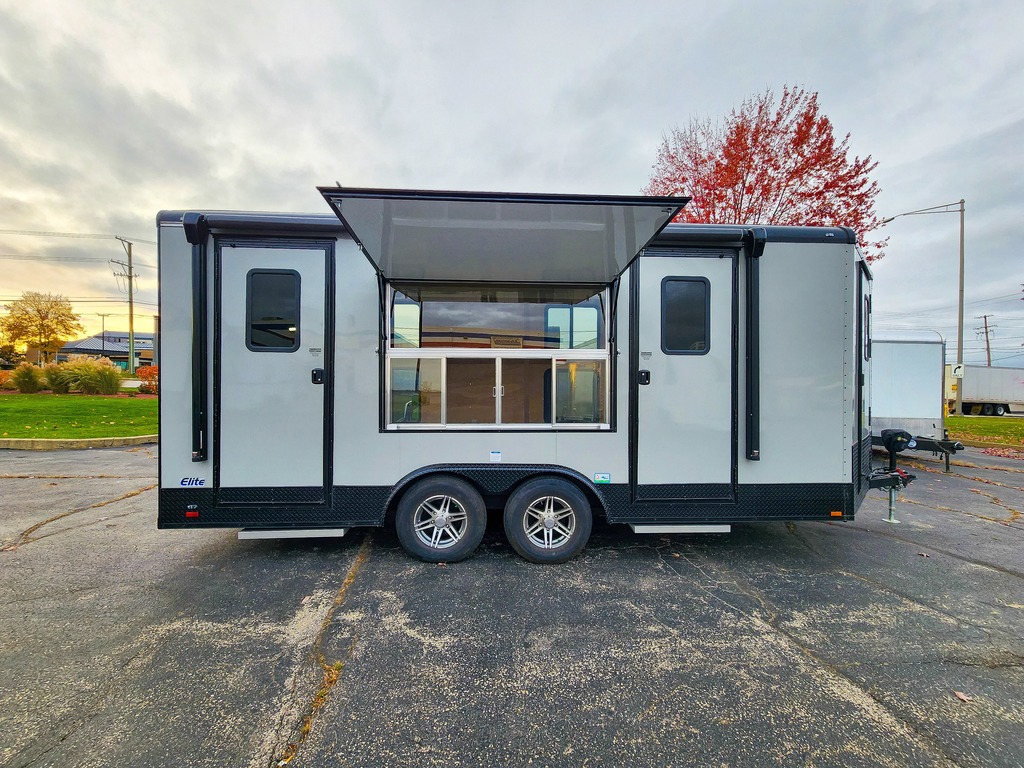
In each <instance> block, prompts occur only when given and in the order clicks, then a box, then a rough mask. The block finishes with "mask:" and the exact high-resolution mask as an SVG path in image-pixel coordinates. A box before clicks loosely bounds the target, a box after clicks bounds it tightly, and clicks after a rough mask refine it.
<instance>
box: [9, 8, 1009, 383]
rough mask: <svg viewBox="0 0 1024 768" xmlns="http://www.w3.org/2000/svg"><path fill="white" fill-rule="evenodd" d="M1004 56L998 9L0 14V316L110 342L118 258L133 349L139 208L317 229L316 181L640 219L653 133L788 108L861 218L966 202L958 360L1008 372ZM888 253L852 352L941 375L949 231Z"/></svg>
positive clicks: (146, 267) (146, 275) (141, 256)
mask: <svg viewBox="0 0 1024 768" xmlns="http://www.w3.org/2000/svg"><path fill="white" fill-rule="evenodd" d="M1022 29H1024V4H1022V3H1020V2H1019V1H1014V0H1008V1H1007V2H984V1H982V0H979V1H977V2H971V3H963V2H924V1H921V2H911V1H906V2H891V1H890V0H886V1H884V2H880V1H876V0H867V1H866V2H865V1H862V2H856V3H854V2H843V3H840V2H822V1H820V0H819V1H817V2H814V1H812V0H808V1H807V2H793V1H786V0H774V1H773V2H763V3H754V2H729V1H728V0H715V1H714V2H699V1H698V2H690V3H683V2H655V1H654V0H650V1H649V2H641V3H627V2H600V1H597V2H595V1H594V0H588V1H587V2H583V1H582V0H580V1H578V2H565V1H563V0H543V1H541V2H533V1H532V0H517V1H516V2H503V3H498V2H469V0H460V1H457V2H456V1H445V0H422V1H421V2H398V1H396V2H369V3H368V2H341V1H340V0H339V1H332V2H322V3H315V2H295V3H283V2H279V3H271V2H258V1H257V2H245V3H241V2H239V3H234V2H216V3H209V2H192V1H179V2H173V3H168V2H141V1H140V2H105V3H99V2H95V3H92V2H85V3H83V2H72V1H71V0H65V1H63V2H61V1H59V0H52V1H46V0H33V2H31V3H25V2H13V0H0V304H2V303H3V301H4V300H8V301H9V300H11V299H14V298H17V297H18V296H20V295H21V293H22V292H23V291H26V290H39V291H44V292H45V291H50V292H54V293H58V292H59V293H63V294H64V295H66V296H69V297H74V298H73V301H74V304H75V307H76V309H77V310H78V311H79V312H81V313H82V315H83V320H85V321H86V323H87V325H88V326H89V329H90V331H92V330H97V331H98V330H99V317H98V313H101V312H103V313H110V314H111V316H110V317H108V318H107V327H108V328H116V329H124V328H126V327H127V307H126V301H125V297H124V295H123V294H121V293H120V292H119V285H118V281H117V280H116V279H115V277H114V276H113V274H112V270H111V265H110V264H109V263H108V260H109V259H123V258H124V251H123V250H122V246H121V244H120V243H118V242H117V241H116V240H113V239H112V237H110V236H112V235H122V236H125V237H129V238H131V239H133V240H134V241H135V246H134V254H135V256H136V260H137V262H138V264H139V267H138V269H137V272H138V274H139V280H138V287H139V300H140V302H141V303H140V305H139V311H140V313H142V315H143V316H142V318H141V319H140V325H139V328H140V329H142V330H149V329H150V328H151V327H152V323H151V321H150V320H149V319H148V317H146V316H148V315H151V314H153V313H154V312H155V311H156V303H155V302H156V270H155V269H154V268H153V267H154V265H155V260H156V258H155V257H156V254H155V246H154V245H153V241H154V240H155V232H154V218H155V215H156V212H157V211H158V210H160V209H177V208H196V209H202V208H215V209H244V210H281V211H313V212H328V208H327V206H326V204H325V203H324V202H323V200H322V198H321V197H320V196H319V195H318V193H317V192H316V189H315V187H316V185H318V184H333V183H334V182H335V181H340V182H341V183H342V184H345V185H351V186H380V187H409V188H428V189H470V190H496V191H521V192H576V193H595V194H637V193H639V190H640V189H641V187H643V186H644V185H645V183H646V182H647V181H648V179H649V175H650V171H651V166H652V164H653V163H654V160H655V155H656V151H657V147H658V144H659V142H660V140H661V138H662V136H663V134H664V133H665V132H667V131H669V130H670V129H671V128H672V127H673V126H675V125H680V126H685V125H686V124H687V123H688V121H689V120H690V119H691V118H693V117H705V116H711V117H718V116H720V115H723V114H725V113H727V112H728V111H729V109H730V108H732V107H733V106H735V105H737V104H739V102H741V101H742V100H743V99H744V98H746V97H747V96H750V95H752V94H755V93H759V92H762V91H763V90H764V89H765V88H769V87H770V88H774V89H781V87H782V86H783V85H784V84H787V83H788V84H790V85H799V86H803V87H805V88H807V89H809V90H812V91H818V92H819V94H820V104H821V107H822V111H823V112H824V113H825V114H827V115H828V116H829V117H830V118H831V119H832V121H833V123H834V124H835V126H836V130H837V132H838V133H839V134H840V135H842V134H845V133H847V132H849V133H850V134H851V138H850V145H851V148H852V151H853V153H854V154H858V155H862V156H863V155H868V154H870V155H872V156H873V157H874V159H876V160H877V161H878V163H879V165H878V168H877V170H876V172H875V178H876V179H877V181H878V183H879V185H880V186H881V189H882V193H881V195H880V196H879V198H878V211H879V213H880V214H881V215H882V216H893V215H895V214H898V213H902V212H906V211H912V210H916V209H920V208H926V207H931V206H937V205H941V204H945V203H952V202H957V201H959V200H960V199H961V198H964V199H966V201H967V203H966V205H967V216H966V263H967V280H966V298H967V307H966V310H965V317H966V321H965V328H966V331H965V346H966V350H967V352H966V358H967V360H968V361H969V362H970V361H977V360H984V344H983V341H982V340H981V339H980V338H979V337H978V336H977V335H976V334H975V332H974V329H975V327H977V326H980V325H981V321H980V320H978V319H976V318H977V317H979V316H981V315H985V314H989V315H992V317H991V318H990V319H989V322H990V324H993V325H995V326H997V327H996V330H995V332H994V334H995V335H994V336H993V339H992V341H993V358H994V360H995V361H998V362H999V363H1001V364H1004V365H1018V366H1024V346H1021V345H1022V342H1024V302H1022V301H1020V300H1019V299H1020V297H1021V296H1024V294H1022V293H1021V288H1022V283H1024V256H1022V255H1021V253H1020V246H1019V244H1018V242H1017V240H1018V238H1019V237H1020V234H1019V233H1020V225H1021V223H1022V220H1024V216H1022V212H1024V209H1022V199H1024V181H1022V179H1024V46H1021V45H1020V40H1019V38H1020V31H1021V30H1022ZM23 232H49V233H70V234H93V235H105V236H107V237H104V238H81V237H56V236H47V237H40V236H34V235H26V234H14V233H23ZM886 234H888V235H889V236H890V243H889V247H888V249H887V256H886V257H885V258H884V259H883V260H882V261H881V262H879V263H878V264H877V265H876V268H875V295H876V305H875V306H876V310H877V311H878V316H877V321H878V322H877V326H878V327H881V328H890V329H932V330H935V331H938V332H939V333H940V334H942V335H943V336H944V337H945V338H946V339H947V341H948V350H949V352H950V356H951V357H952V356H955V346H956V300H957V261H958V252H959V251H958V248H959V218H958V216H957V215H955V214H952V213H950V214H940V215H928V216H906V217H901V218H897V219H896V220H895V221H893V222H892V223H890V224H889V225H888V227H887V228H886ZM797 279H798V278H797Z"/></svg>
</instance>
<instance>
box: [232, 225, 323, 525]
mask: <svg viewBox="0 0 1024 768" xmlns="http://www.w3.org/2000/svg"><path fill="white" fill-rule="evenodd" d="M335 242H336V241H335V240H334V239H333V238H331V239H324V238H296V237H281V238H268V237H265V236H264V237H245V236H239V235H231V236H223V237H217V236H214V271H213V286H214V287H213V291H214V297H213V299H214V315H213V487H214V489H215V491H216V504H217V505H218V506H220V505H228V506H232V507H237V506H239V505H245V504H255V505H260V504H263V503H265V502H266V501H267V500H266V499H262V498H257V497H256V496H253V497H252V499H251V501H250V500H246V499H245V497H244V496H241V497H240V496H239V494H238V493H237V492H235V491H230V492H229V493H227V494H226V495H222V494H221V486H220V468H221V454H220V444H221V440H220V435H221V396H222V394H223V393H222V387H221V343H222V339H221V313H222V311H223V309H222V294H223V270H222V259H223V250H224V248H267V249H289V248H291V249H302V250H320V251H322V252H323V254H324V265H323V267H324V313H325V315H326V316H325V317H324V352H323V357H324V359H323V366H322V367H323V368H324V371H325V374H324V375H325V378H326V381H325V386H324V387H323V396H324V432H323V437H324V440H323V488H322V492H321V493H320V498H319V499H316V498H315V495H313V494H311V491H314V490H321V489H319V488H317V487H314V488H312V489H310V488H296V489H295V491H296V494H295V495H294V496H293V497H291V498H289V500H288V502H287V503H289V504H295V505H300V506H318V507H329V506H330V505H331V488H332V486H333V474H334V462H333V456H334V310H335V307H334V282H335ZM256 490H258V489H253V491H256ZM257 496H258V494H257Z"/></svg>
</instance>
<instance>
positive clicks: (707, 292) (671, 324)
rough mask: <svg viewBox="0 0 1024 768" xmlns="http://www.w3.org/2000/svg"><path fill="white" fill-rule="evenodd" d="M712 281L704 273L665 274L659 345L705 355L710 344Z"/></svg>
mask: <svg viewBox="0 0 1024 768" xmlns="http://www.w3.org/2000/svg"><path fill="white" fill-rule="evenodd" d="M710 298H711V285H710V284H709V283H708V281H707V279H706V278H703V277H666V278H665V279H664V280H663V281H662V283H661V349H662V351H663V352H665V353H666V354H670V355H705V354H707V352H708V350H709V349H710V348H711V336H710V333H709V325H710V323H709V318H710V314H711V301H710Z"/></svg>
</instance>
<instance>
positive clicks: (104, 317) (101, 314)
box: [96, 312, 111, 355]
mask: <svg viewBox="0 0 1024 768" xmlns="http://www.w3.org/2000/svg"><path fill="white" fill-rule="evenodd" d="M96 314H97V315H98V316H99V317H100V323H101V327H102V329H103V330H102V331H100V338H101V341H100V346H101V349H102V350H103V354H104V355H106V354H107V318H108V317H110V314H111V313H110V312H97V313H96Z"/></svg>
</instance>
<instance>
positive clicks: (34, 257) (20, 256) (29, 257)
mask: <svg viewBox="0 0 1024 768" xmlns="http://www.w3.org/2000/svg"><path fill="white" fill-rule="evenodd" d="M0 259H11V260H14V261H49V262H53V263H60V264H72V263H76V262H107V261H110V259H105V258H103V257H101V256H48V255H45V254H37V253H34V254H27V253H0ZM135 266H137V267H145V268H146V269H156V265H155V264H140V263H138V262H136V263H135Z"/></svg>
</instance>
